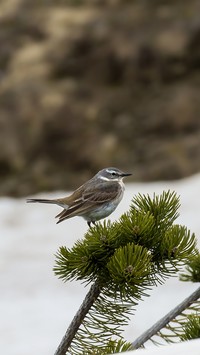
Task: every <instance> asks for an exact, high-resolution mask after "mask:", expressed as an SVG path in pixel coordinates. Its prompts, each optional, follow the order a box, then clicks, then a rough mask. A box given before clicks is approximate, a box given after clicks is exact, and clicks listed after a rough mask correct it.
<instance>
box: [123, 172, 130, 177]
mask: <svg viewBox="0 0 200 355" xmlns="http://www.w3.org/2000/svg"><path fill="white" fill-rule="evenodd" d="M131 175H133V174H131V173H122V176H123V177H124V176H131Z"/></svg>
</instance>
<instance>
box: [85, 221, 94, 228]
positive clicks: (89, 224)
mask: <svg viewBox="0 0 200 355" xmlns="http://www.w3.org/2000/svg"><path fill="white" fill-rule="evenodd" d="M91 223H92V224H93V225H94V226H95V225H96V222H95V221H87V224H88V227H89V228H91Z"/></svg>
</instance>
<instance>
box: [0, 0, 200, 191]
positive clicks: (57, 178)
mask: <svg viewBox="0 0 200 355" xmlns="http://www.w3.org/2000/svg"><path fill="white" fill-rule="evenodd" d="M106 166H117V167H119V168H122V169H124V170H127V171H131V172H133V174H134V175H133V179H134V180H135V181H148V180H149V181H150V180H161V179H162V180H163V179H165V180H166V179H179V178H182V177H185V176H188V175H190V174H193V173H195V172H198V171H200V1H199V0H190V1H188V0H180V1H178V0H171V1H170V0H166V1H164V0H162V1H161V0H160V1H159V0H151V1H149V0H146V1H145V0H130V1H126V0H121V1H120V0H118V1H117V0H116V1H115V0H99V1H98V0H96V1H95V0H93V1H92V0H88V1H86V0H85V1H84V0H82V1H81V0H79V1H78V0H71V1H67V0H63V1H61V0H0V194H1V195H10V196H24V195H28V194H33V193H35V192H39V191H43V190H49V191H50V190H56V189H59V190H61V189H71V188H75V187H77V185H78V184H81V183H83V182H84V181H85V179H88V178H89V177H91V175H92V174H93V173H95V172H97V171H98V170H99V169H101V168H103V167H106Z"/></svg>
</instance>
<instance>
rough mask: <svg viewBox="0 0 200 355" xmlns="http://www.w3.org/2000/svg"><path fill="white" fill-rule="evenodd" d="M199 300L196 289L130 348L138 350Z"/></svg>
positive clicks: (199, 295)
mask: <svg viewBox="0 0 200 355" xmlns="http://www.w3.org/2000/svg"><path fill="white" fill-rule="evenodd" d="M198 298H200V287H199V288H197V290H196V291H194V292H193V293H192V294H191V295H190V296H188V297H187V298H186V299H185V300H184V301H183V302H181V303H180V304H179V305H178V306H176V307H175V308H174V309H172V310H171V311H170V312H169V313H167V314H166V315H165V316H164V317H163V318H161V319H160V320H159V321H158V322H157V323H155V324H154V325H153V326H152V327H150V328H149V329H147V331H146V332H144V333H143V334H142V335H141V336H139V337H138V338H137V339H136V340H135V341H134V342H133V343H132V347H133V348H134V349H138V348H139V347H140V346H142V345H143V344H144V343H145V342H146V341H147V340H149V339H150V338H152V337H153V336H154V335H155V334H156V333H157V332H159V331H160V330H161V329H162V328H164V327H165V326H166V325H167V324H168V323H169V322H171V321H172V320H173V319H174V318H176V317H177V316H178V315H179V314H180V313H181V312H183V311H184V310H185V309H186V308H188V307H189V306H190V305H191V304H192V303H193V302H195V301H196V300H197V299H198Z"/></svg>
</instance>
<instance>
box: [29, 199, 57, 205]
mask: <svg viewBox="0 0 200 355" xmlns="http://www.w3.org/2000/svg"><path fill="white" fill-rule="evenodd" d="M26 202H27V203H35V202H39V203H52V204H55V203H57V201H56V200H48V199H44V198H28V199H27V200H26Z"/></svg>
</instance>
